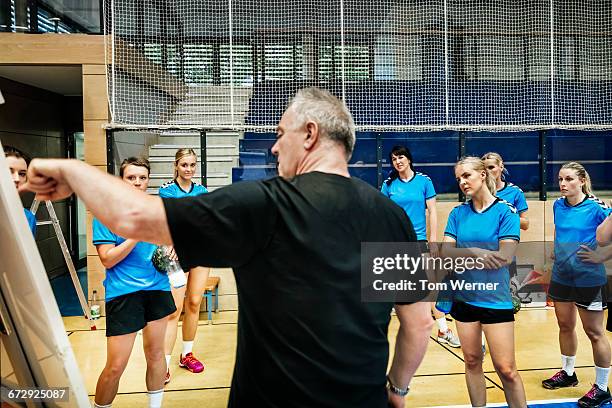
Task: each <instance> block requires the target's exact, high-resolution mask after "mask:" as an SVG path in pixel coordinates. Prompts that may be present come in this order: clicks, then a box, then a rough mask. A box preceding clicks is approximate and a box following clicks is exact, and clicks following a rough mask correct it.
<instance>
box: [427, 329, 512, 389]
mask: <svg viewBox="0 0 612 408" xmlns="http://www.w3.org/2000/svg"><path fill="white" fill-rule="evenodd" d="M429 338H430V339H432V340H433V341H435V342H436V343H438V344H439V345H440V347H442V348H444V349H446V350H447V351H449V352H450V353H451V354H452V355H453V356H455V357H457V358H458V359H459V360H461V361H462V362H464V363H465V360H464V359H463V358H462V357H461V356H460V355H459V354H457V353H455V352H454V351H453V350H452V349H450V348H449V347H446V346H445V345H444V344H442V343H440V342H439V341H438V340H436V339H434V338H433V337H432V336H429ZM463 374H464V375H465V373H463ZM484 377H485V379H487V380H489V381H490V382H491V383H492V384H493V385H495V386H496V387H497V388H499V389H500V390H502V391H503V390H504V389H503V387H502V386H501V385H499V384H498V383H496V382H495V381H493V380H492V379H491V378H489V377H488V376H487V373H486V372H484Z"/></svg>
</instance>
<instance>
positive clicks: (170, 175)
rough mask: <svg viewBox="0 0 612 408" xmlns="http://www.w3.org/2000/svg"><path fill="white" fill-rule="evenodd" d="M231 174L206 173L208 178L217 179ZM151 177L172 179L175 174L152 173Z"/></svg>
mask: <svg viewBox="0 0 612 408" xmlns="http://www.w3.org/2000/svg"><path fill="white" fill-rule="evenodd" d="M228 176H229V174H228V173H208V174H207V175H206V178H208V179H215V178H225V177H228ZM194 177H196V178H198V179H199V178H200V176H197V175H196V176H194ZM149 178H150V179H163V180H168V181H170V180H172V179H173V178H174V174H172V173H151V174H150V175H149Z"/></svg>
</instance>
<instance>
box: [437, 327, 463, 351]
mask: <svg viewBox="0 0 612 408" xmlns="http://www.w3.org/2000/svg"><path fill="white" fill-rule="evenodd" d="M438 343H442V344H448V345H449V346H451V347H454V348H458V347H461V342H460V341H459V337H457V335H456V334H455V333H453V331H452V330H451V329H448V330H447V331H446V332H441V331H440V330H438Z"/></svg>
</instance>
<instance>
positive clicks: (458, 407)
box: [432, 398, 578, 408]
mask: <svg viewBox="0 0 612 408" xmlns="http://www.w3.org/2000/svg"><path fill="white" fill-rule="evenodd" d="M576 401H578V398H565V399H552V400H537V401H527V405H531V404H560V403H562V402H576ZM507 406H508V404H507V403H505V402H498V403H495V404H489V403H487V407H507ZM432 408H472V406H471V405H440V406H436V407H432Z"/></svg>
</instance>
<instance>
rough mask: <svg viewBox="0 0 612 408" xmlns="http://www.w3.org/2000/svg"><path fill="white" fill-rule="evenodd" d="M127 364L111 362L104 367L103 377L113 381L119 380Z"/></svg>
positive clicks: (116, 361)
mask: <svg viewBox="0 0 612 408" xmlns="http://www.w3.org/2000/svg"><path fill="white" fill-rule="evenodd" d="M125 366H126V362H124V361H119V360H113V361H109V362H108V363H107V364H106V367H104V373H103V375H104V376H106V377H107V378H110V379H113V380H119V378H120V377H121V375H122V374H123V371H124V370H125Z"/></svg>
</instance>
